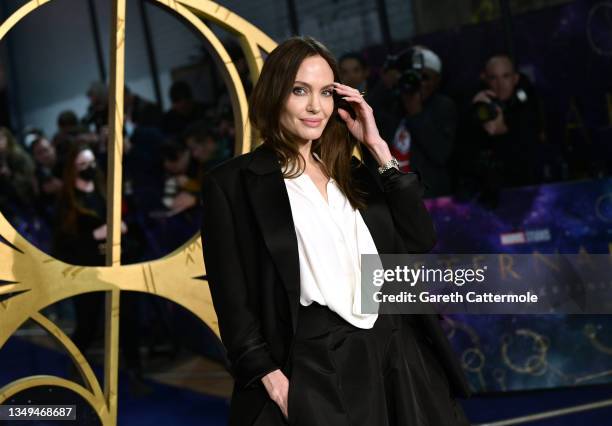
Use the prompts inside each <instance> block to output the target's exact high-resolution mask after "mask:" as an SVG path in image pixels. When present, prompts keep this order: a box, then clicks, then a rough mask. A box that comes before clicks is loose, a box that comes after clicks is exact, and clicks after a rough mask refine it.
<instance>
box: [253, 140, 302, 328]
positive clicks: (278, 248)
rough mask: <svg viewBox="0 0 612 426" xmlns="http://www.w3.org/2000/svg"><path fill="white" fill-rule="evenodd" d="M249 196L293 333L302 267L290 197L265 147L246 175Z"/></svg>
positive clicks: (258, 150) (279, 171)
mask: <svg viewBox="0 0 612 426" xmlns="http://www.w3.org/2000/svg"><path fill="white" fill-rule="evenodd" d="M243 176H244V181H245V186H246V189H247V194H248V197H249V199H250V201H251V205H252V206H253V211H254V213H255V219H256V221H257V223H258V224H259V227H260V229H261V233H262V235H263V239H264V242H265V244H266V247H267V248H268V250H269V252H270V255H271V257H272V260H273V262H274V264H275V265H276V269H277V270H278V272H279V275H280V277H281V280H282V282H283V284H284V285H285V288H286V291H287V294H288V296H289V301H290V306H289V307H290V311H291V320H292V325H293V330H294V331H295V330H296V326H297V312H298V308H299V303H300V264H299V254H298V243H297V237H296V235H295V227H294V224H293V216H292V215H291V204H290V203H289V195H288V193H287V188H286V187H285V183H284V181H283V175H282V173H281V169H280V165H279V163H278V160H277V157H276V154H275V153H274V152H273V151H272V150H271V149H270V148H268V147H266V146H264V145H262V146H260V147H258V148H257V149H256V150H255V151H253V159H252V160H251V162H250V164H249V165H248V167H247V169H246V170H245V173H244V175H243Z"/></svg>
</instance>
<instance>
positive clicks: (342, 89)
mask: <svg viewBox="0 0 612 426" xmlns="http://www.w3.org/2000/svg"><path fill="white" fill-rule="evenodd" d="M334 90H336V91H337V92H338V93H339V94H341V95H342V94H344V95H354V96H361V92H360V91H359V90H357V89H355V88H353V87H350V86H347V85H345V84H340V83H334Z"/></svg>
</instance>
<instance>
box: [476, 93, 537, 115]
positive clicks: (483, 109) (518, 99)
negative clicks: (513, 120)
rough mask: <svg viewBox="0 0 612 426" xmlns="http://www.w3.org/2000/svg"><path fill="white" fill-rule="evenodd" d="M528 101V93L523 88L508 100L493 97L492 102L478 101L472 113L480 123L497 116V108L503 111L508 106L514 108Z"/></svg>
mask: <svg viewBox="0 0 612 426" xmlns="http://www.w3.org/2000/svg"><path fill="white" fill-rule="evenodd" d="M524 102H527V93H526V92H525V91H524V90H523V89H518V90H517V91H516V92H515V93H514V95H512V97H511V98H510V99H508V100H506V101H502V100H500V99H497V98H492V99H491V101H490V102H483V101H478V102H474V104H473V105H472V115H473V117H474V120H476V121H477V122H479V123H488V122H489V121H493V120H495V119H496V118H497V115H498V113H497V108H498V107H499V109H501V111H502V112H503V113H505V112H506V110H507V109H508V108H512V107H513V106H514V105H517V104H521V103H524Z"/></svg>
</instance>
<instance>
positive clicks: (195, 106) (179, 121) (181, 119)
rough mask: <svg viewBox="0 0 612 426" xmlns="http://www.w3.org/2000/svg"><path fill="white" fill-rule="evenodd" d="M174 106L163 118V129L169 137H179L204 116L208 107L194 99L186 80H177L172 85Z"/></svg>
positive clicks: (171, 91) (171, 93)
mask: <svg viewBox="0 0 612 426" xmlns="http://www.w3.org/2000/svg"><path fill="white" fill-rule="evenodd" d="M170 100H171V101H172V107H171V108H170V110H168V111H167V112H166V113H165V114H164V116H163V118H162V131H163V132H164V133H165V134H166V136H168V137H179V136H180V135H181V134H182V133H183V131H185V129H186V128H187V127H188V126H189V125H190V124H191V123H193V122H194V121H197V120H200V119H202V118H204V116H205V114H206V108H205V107H204V105H203V104H201V103H199V102H196V101H195V100H194V99H193V94H192V91H191V87H189V84H187V83H186V82H184V81H176V82H174V83H173V84H172V86H171V87H170Z"/></svg>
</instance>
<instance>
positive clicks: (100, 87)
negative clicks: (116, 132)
mask: <svg viewBox="0 0 612 426" xmlns="http://www.w3.org/2000/svg"><path fill="white" fill-rule="evenodd" d="M87 97H88V98H89V106H88V107H87V113H86V114H85V116H84V117H83V118H82V119H81V123H82V124H83V125H85V126H86V127H87V128H88V129H89V130H91V131H95V132H99V131H100V129H101V128H102V127H103V126H107V125H108V87H106V84H104V83H103V82H101V81H97V82H94V83H92V84H91V85H90V86H89V89H88V90H87Z"/></svg>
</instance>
